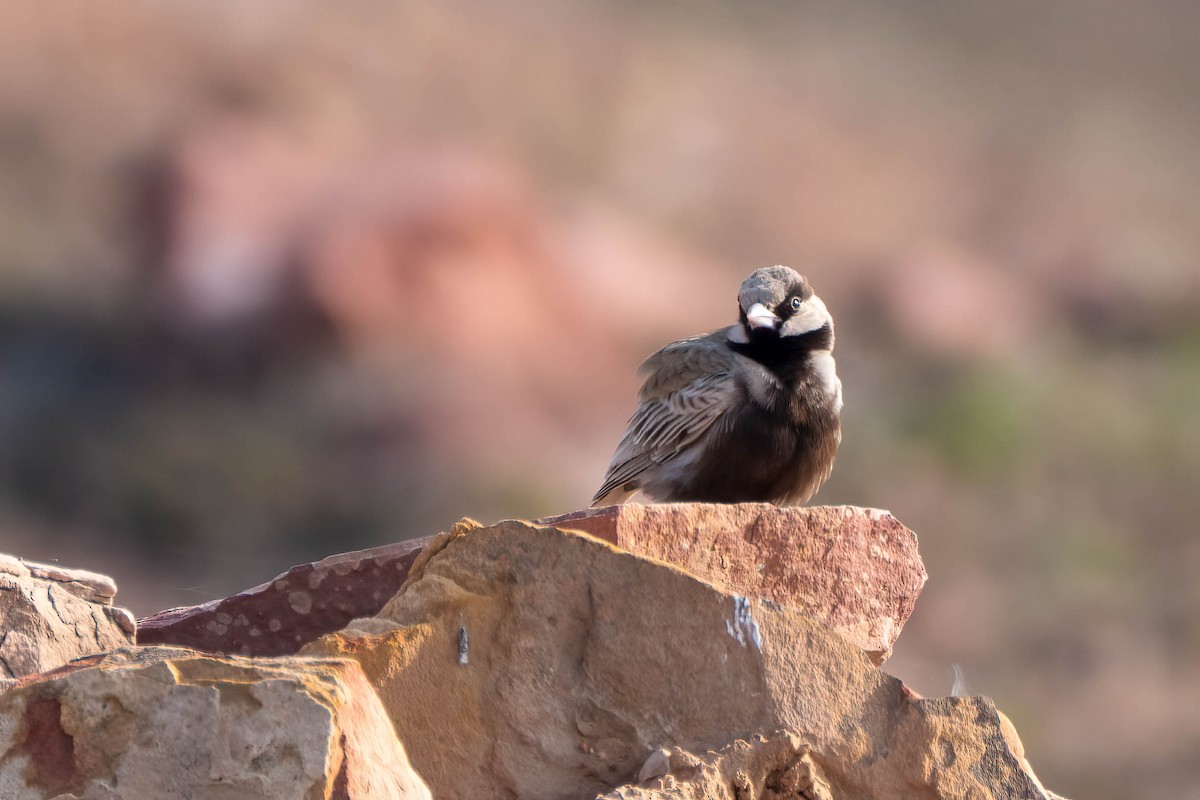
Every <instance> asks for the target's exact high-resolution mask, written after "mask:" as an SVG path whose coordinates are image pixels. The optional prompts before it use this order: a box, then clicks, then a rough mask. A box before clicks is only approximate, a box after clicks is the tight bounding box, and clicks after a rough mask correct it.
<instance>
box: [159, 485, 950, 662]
mask: <svg viewBox="0 0 1200 800" xmlns="http://www.w3.org/2000/svg"><path fill="white" fill-rule="evenodd" d="M538 522H539V523H541V524H546V525H552V526H554V527H558V528H563V529H570V530H580V531H584V532H586V533H589V534H592V535H593V536H596V537H599V538H601V539H604V540H605V541H607V542H609V543H611V544H615V545H617V546H618V547H620V548H622V549H623V550H627V551H629V552H631V553H635V554H637V555H642V556H647V557H650V558H655V559H659V560H662V561H666V562H668V563H670V564H674V565H675V566H677V567H679V568H681V569H684V570H686V571H688V572H691V573H692V574H694V575H696V576H698V577H700V578H702V579H704V580H706V581H708V582H710V583H713V584H715V585H717V586H720V587H722V588H724V589H727V590H729V591H731V592H733V593H734V594H740V595H744V596H747V597H757V598H761V599H764V600H770V601H772V602H775V603H778V604H780V605H783V606H787V607H789V608H796V609H798V610H802V611H804V612H805V613H807V614H808V615H809V616H811V617H813V618H814V619H816V620H818V621H820V622H822V623H824V624H825V625H827V626H829V627H830V628H832V629H833V630H835V631H837V632H838V633H839V634H841V635H842V636H844V637H846V639H847V640H848V641H850V642H852V643H853V644H856V645H858V646H859V647H861V648H862V649H863V650H865V651H866V652H867V653H869V654H870V655H871V657H872V658H873V659H874V660H875V661H876V662H877V663H881V662H882V661H883V660H884V659H886V658H887V656H888V655H890V654H891V651H892V645H893V644H894V643H895V641H896V637H897V636H899V635H900V630H901V629H902V628H903V626H904V623H905V622H906V621H907V620H908V617H909V615H910V614H911V613H912V610H913V606H914V605H915V603H916V600H917V596H918V595H919V594H920V591H921V587H922V586H924V584H925V580H926V574H925V567H924V565H923V564H922V563H921V558H920V555H919V554H918V553H917V537H916V535H915V534H913V532H912V531H910V530H909V529H908V528H906V527H904V525H902V524H901V523H900V522H899V521H898V520H897V519H896V518H895V517H893V516H892V515H891V514H889V513H887V512H886V511H879V510H877V509H863V508H855V507H851V506H836V507H829V506H823V507H815V508H780V507H778V506H774V505H770V504H765V503H743V504H738V505H717V504H699V503H676V504H665V505H639V504H636V503H629V504H626V505H623V506H608V507H606V508H597V509H587V510H584V511H577V512H574V513H571V514H564V515H561V516H557V517H548V518H545V519H542V520H539V521H538ZM430 541H431V537H427V538H423V539H415V540H412V541H408V542H401V543H399V544H391V545H385V546H383V547H376V548H372V549H370V550H360V551H357V552H354V553H346V554H342V555H338V556H332V557H330V558H327V559H324V560H323V561H318V562H315V563H311V564H302V565H300V566H296V567H293V568H292V569H290V570H288V571H287V572H285V573H283V574H282V575H279V576H278V577H276V578H274V579H273V580H271V581H269V582H267V583H264V584H262V585H261V586H256V587H255V588H253V589H248V590H247V591H245V592H241V593H239V594H236V595H233V596H231V597H227V598H224V599H221V600H214V601H212V602H210V603H205V604H203V605H199V606H190V607H186V608H173V609H168V610H166V611H161V612H159V613H157V614H154V615H152V616H150V617H146V618H143V619H141V620H139V621H138V642H139V643H141V644H173V645H180V646H183V647H191V648H195V649H197V650H203V651H205V652H210V653H232V654H238V655H271V656H274V655H286V654H289V653H294V652H297V651H298V650H299V649H300V648H301V647H302V646H303V645H305V644H307V643H308V642H310V641H312V640H314V639H316V638H317V637H319V636H322V635H324V634H326V633H330V632H332V631H336V630H340V629H341V628H343V627H345V625H346V624H347V623H348V622H349V621H350V620H352V619H354V618H356V617H369V616H374V615H375V614H376V613H377V612H378V611H379V609H380V608H382V607H383V605H384V603H386V602H387V601H388V600H390V599H391V597H392V595H394V594H395V593H396V591H397V590H399V588H400V586H401V584H402V583H403V582H404V579H405V578H406V577H407V576H408V570H409V568H410V567H411V566H412V564H413V561H414V560H415V559H416V558H417V555H418V554H419V553H420V552H421V550H423V549H424V548H425V546H426V545H427V544H428V543H429V542H430Z"/></svg>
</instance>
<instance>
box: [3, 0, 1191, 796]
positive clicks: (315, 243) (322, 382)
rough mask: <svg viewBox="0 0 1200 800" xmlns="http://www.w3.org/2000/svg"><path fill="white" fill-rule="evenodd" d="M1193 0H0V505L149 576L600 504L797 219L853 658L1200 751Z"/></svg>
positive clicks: (57, 547)
mask: <svg viewBox="0 0 1200 800" xmlns="http://www.w3.org/2000/svg"><path fill="white" fill-rule="evenodd" d="M1198 98H1200V6H1198V5H1196V4H1194V3H1189V2H1186V1H1185V0H1179V1H1178V2H1150V3H1144V4H1137V5H1134V4H1129V3H1122V2H1117V0H1105V1H1103V2H1095V3H1088V4H1084V3H1042V2H1030V1H1026V0H1022V1H1021V2H1016V3H1006V4H986V5H984V4H958V3H948V2H933V0H920V1H919V2H913V3H904V4H897V3H888V2H882V0H878V1H876V2H866V3H856V4H853V5H852V6H850V5H845V6H843V4H833V3H830V4H827V5H818V4H783V3H775V4H770V3H763V4H753V7H746V6H744V5H740V4H739V5H734V4H719V3H696V4H687V5H684V4H670V5H667V4H655V5H650V4H646V5H642V4H634V3H603V2H599V0H597V1H596V2H576V3H570V4H563V3H555V2H549V0H538V1H535V2H526V3H520V4H486V3H471V2H446V3H436V4H433V3H429V4H405V5H404V6H403V7H402V6H400V5H399V4H387V3H375V2H361V3H353V4H338V5H337V7H336V8H335V7H334V6H330V5H325V4H319V3H316V2H266V1H264V2H256V3H245V4H212V3H206V2H199V1H198V0H180V1H179V2H172V3H152V2H148V1H147V2H123V3H111V4H109V3H106V4H103V5H100V4H85V3H78V4H73V3H66V4H52V5H47V4H36V3H32V2H16V3H6V4H4V5H3V6H0V175H2V176H3V179H2V180H0V550H3V551H7V552H12V553H15V554H17V555H21V556H24V557H27V558H32V559H38V560H46V561H58V562H61V563H63V564H64V565H69V566H79V567H86V568H91V569H96V570H99V571H103V572H107V573H110V574H112V575H113V576H114V577H116V579H117V580H118V582H119V584H120V586H121V595H120V597H119V598H118V599H119V600H120V601H123V602H124V604H125V605H128V606H130V607H131V608H132V609H133V610H134V611H135V612H136V613H138V614H139V615H143V614H146V613H150V612H152V611H155V610H158V609H160V608H163V607H166V606H170V605H181V604H192V603H197V602H202V601H204V600H208V599H211V598H214V597H219V596H223V595H225V594H229V593H232V592H234V591H237V590H239V589H242V588H246V587H248V586H251V585H253V584H255V583H258V582H261V581H264V580H266V579H269V578H270V577H271V576H273V575H275V574H276V573H278V572H280V571H281V570H283V569H285V568H286V567H288V566H289V565H291V564H293V563H296V562H298V561H303V560H309V559H315V558H319V557H322V556H325V555H329V554H332V553H336V552H341V551H345V550H350V549H355V548H359V547H366V546H370V545H374V544H379V543H383V542H387V541H393V540H397V539H402V538H408V537H412V536H419V535H426V534H429V533H433V532H436V531H438V530H442V529H445V528H446V527H447V526H449V525H450V524H452V523H453V522H454V521H455V520H456V519H458V518H459V517H461V516H465V515H469V516H472V517H476V518H478V519H481V520H483V521H492V520H496V519H499V518H504V517H518V516H519V517H530V516H540V515H546V514H553V513H558V512H563V511H567V510H570V509H574V508H578V507H581V506H584V505H586V504H587V501H588V498H590V496H591V493H592V492H593V491H594V490H595V488H596V487H597V484H598V482H599V480H600V477H601V475H602V473H603V471H604V467H605V465H606V464H607V461H608V458H609V456H610V455H611V451H612V448H613V446H614V445H615V443H616V441H617V439H618V437H619V435H620V433H621V431H622V429H623V426H624V422H625V419H626V417H627V416H628V414H629V412H630V411H631V410H632V406H633V400H634V395H635V392H636V389H637V378H636V375H635V371H634V370H635V367H636V365H637V363H638V362H639V361H640V360H641V359H642V358H643V357H644V356H645V355H647V354H649V353H650V352H652V351H653V350H654V349H656V348H657V347H659V346H661V345H662V344H665V343H666V342H668V341H670V340H672V339H674V338H679V337H682V336H686V335H691V334H694V333H699V332H702V331H705V330H710V329H713V328H716V327H719V326H723V325H726V324H729V323H730V322H732V321H733V320H734V318H735V314H736V305H735V295H736V290H737V285H738V283H739V282H740V280H741V279H742V278H743V277H744V276H745V274H746V273H748V272H749V271H750V270H751V269H753V268H755V267H759V266H765V265H770V264H774V263H785V264H789V265H791V266H793V267H796V268H797V269H799V270H800V271H801V272H803V273H805V274H806V275H807V276H808V277H809V278H810V279H811V281H812V282H813V284H814V285H815V286H816V288H817V290H818V291H819V292H820V294H821V295H822V296H823V297H824V298H825V300H826V302H827V304H828V306H829V307H830V309H831V310H832V311H833V313H834V316H835V318H836V320H837V324H838V331H837V333H838V352H837V356H838V363H839V369H840V372H841V374H842V378H843V382H844V384H845V394H846V410H845V412H844V418H843V422H844V430H845V441H844V444H843V448H842V451H841V454H840V456H839V459H838V463H837V467H836V469H835V471H834V475H833V479H832V480H831V481H830V483H829V484H827V485H826V487H825V488H824V489H823V490H822V491H821V493H820V494H819V495H818V497H817V498H816V500H817V502H821V503H852V504H856V505H865V506H877V507H883V508H888V509H890V510H891V511H893V512H894V513H895V514H896V515H897V516H898V517H899V518H900V519H901V520H903V521H904V522H905V523H906V524H908V525H909V526H910V527H912V528H913V529H915V530H916V531H917V533H918V535H919V536H920V539H921V549H922V553H923V555H924V558H925V560H926V564H927V567H928V569H929V572H930V575H931V578H930V581H929V584H928V586H927V588H926V590H925V593H924V594H923V595H922V597H921V599H920V601H919V602H918V604H917V609H916V613H915V615H914V616H913V618H912V621H911V622H910V623H909V626H908V628H907V629H906V631H905V634H904V636H902V637H901V639H900V642H899V644H898V646H897V649H896V655H895V657H894V658H893V659H892V660H891V661H890V662H889V663H888V665H887V669H888V670H889V671H890V672H892V673H893V674H895V675H897V676H899V677H901V678H903V679H904V680H905V681H907V682H909V683H910V684H911V685H912V686H913V687H914V688H915V689H916V690H917V691H919V692H921V693H924V694H929V695H944V694H947V693H949V691H950V686H951V683H952V681H953V672H952V664H954V663H957V664H959V665H961V666H962V668H963V670H964V673H965V677H966V684H967V690H968V691H969V692H972V693H981V694H987V695H990V696H992V697H994V698H995V699H996V701H997V702H998V704H999V705H1000V707H1001V708H1002V709H1003V710H1004V711H1006V712H1007V713H1008V714H1009V716H1011V717H1012V719H1013V720H1014V722H1015V724H1016V726H1017V729H1018V730H1019V731H1020V732H1021V735H1022V737H1023V739H1024V742H1025V744H1026V747H1027V749H1028V751H1029V756H1030V759H1031V761H1032V763H1033V766H1034V768H1035V769H1036V770H1037V771H1038V772H1039V774H1040V775H1041V777H1042V778H1043V779H1044V780H1045V782H1046V783H1047V785H1048V786H1050V787H1051V788H1053V789H1054V790H1055V791H1058V792H1060V793H1062V794H1065V795H1066V796H1068V797H1089V798H1097V799H1103V798H1114V799H1115V798H1125V797H1129V796H1139V797H1182V796H1185V795H1189V794H1190V792H1189V790H1191V792H1194V791H1196V788H1197V786H1200V714H1198V713H1197V709H1196V703H1197V698H1200V669H1198V668H1197V664H1198V663H1200V581H1197V579H1196V576H1197V574H1200V537H1198V536H1197V535H1196V533H1197V520H1200V492H1198V491H1197V481H1198V479H1200V211H1198V209H1200V148H1198V147H1197V146H1196V143H1197V142H1198V141H1200V102H1197V99H1198Z"/></svg>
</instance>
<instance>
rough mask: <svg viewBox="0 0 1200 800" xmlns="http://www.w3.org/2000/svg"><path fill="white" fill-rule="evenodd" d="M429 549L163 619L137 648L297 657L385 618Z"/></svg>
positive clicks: (143, 630) (376, 551)
mask: <svg viewBox="0 0 1200 800" xmlns="http://www.w3.org/2000/svg"><path fill="white" fill-rule="evenodd" d="M428 541H429V540H428V539H414V540H411V541H406V542H397V543H395V544H388V545H383V546H382V547H373V548H371V549H369V550H357V551H355V552H352V553H343V554H341V555H336V556H330V557H329V558H326V559H323V560H321V561H314V562H312V563H309V564H300V565H299V566H295V567H292V568H291V569H289V570H288V571H287V572H285V573H283V574H282V575H279V576H278V577H276V578H274V579H273V580H271V581H268V582H267V583H264V584H262V585H260V586H255V587H254V588H253V589H247V590H246V591H244V592H240V593H238V594H235V595H231V596H230V597H225V598H222V599H220V600H213V601H211V602H208V603H204V604H202V605H198V606H187V607H183V608H171V609H167V610H166V611H160V612H158V613H157V614H153V615H151V616H149V617H145V618H143V619H141V620H139V621H138V643H139V644H171V645H179V646H181V647H190V648H193V649H195V650H203V651H204V652H208V653H226V654H234V655H244V656H278V655H287V654H290V653H295V652H296V651H297V650H299V649H300V647H301V646H303V645H304V644H305V643H307V642H310V641H312V640H313V639H316V638H317V637H319V636H321V635H323V634H326V633H329V632H330V631H336V630H340V629H341V628H343V627H344V626H345V625H346V623H348V622H349V621H350V620H352V619H354V618H355V617H365V616H371V615H372V614H375V613H376V612H377V611H379V609H380V608H381V607H382V606H383V604H384V603H386V602H387V601H388V600H390V599H391V597H392V595H394V594H395V593H396V591H397V590H398V589H399V588H400V586H401V584H403V583H404V579H405V578H406V577H407V576H408V569H409V567H410V566H412V563H413V561H414V560H415V559H416V557H417V555H418V554H419V553H420V552H421V550H423V549H424V547H425V544H426V543H427V542H428Z"/></svg>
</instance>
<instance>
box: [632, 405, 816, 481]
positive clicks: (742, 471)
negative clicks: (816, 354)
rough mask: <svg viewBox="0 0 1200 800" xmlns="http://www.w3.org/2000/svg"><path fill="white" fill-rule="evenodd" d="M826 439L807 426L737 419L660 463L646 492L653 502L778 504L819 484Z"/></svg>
mask: <svg viewBox="0 0 1200 800" xmlns="http://www.w3.org/2000/svg"><path fill="white" fill-rule="evenodd" d="M826 438H828V435H827V434H825V433H823V432H821V431H818V430H815V429H813V428H811V427H808V426H800V425H791V424H779V423H777V422H774V421H772V420H770V419H768V418H767V417H766V416H765V415H763V416H761V417H760V416H758V415H742V418H740V419H739V420H737V421H736V422H735V424H733V425H730V426H728V428H724V429H719V428H714V430H713V431H711V432H710V434H709V436H708V437H706V438H705V440H704V442H703V446H702V447H697V448H692V449H691V450H690V452H687V453H681V454H680V455H679V456H678V457H677V458H676V459H673V460H672V463H670V464H667V465H664V467H666V468H665V469H663V470H662V471H661V473H660V474H659V475H658V476H656V479H655V480H654V481H653V482H652V483H653V485H650V484H648V485H647V486H645V489H646V490H647V494H650V495H651V496H653V497H655V498H656V499H661V500H673V501H681V502H711V503H736V502H781V501H784V500H786V499H789V498H792V497H794V496H796V495H797V494H803V493H804V491H803V490H804V488H805V487H807V486H810V485H813V484H814V482H816V483H819V479H818V478H817V476H818V475H822V474H824V472H825V471H826V470H827V468H828V463H827V462H828V461H829V460H831V458H832V452H830V447H829V446H828V444H829V443H828V442H827V441H824V439H826ZM833 447H834V448H836V443H834V445H833ZM826 452H830V454H829V456H828V457H826V456H825V453H826ZM812 488H813V489H815V488H816V487H815V485H813V487H812ZM810 491H811V490H810Z"/></svg>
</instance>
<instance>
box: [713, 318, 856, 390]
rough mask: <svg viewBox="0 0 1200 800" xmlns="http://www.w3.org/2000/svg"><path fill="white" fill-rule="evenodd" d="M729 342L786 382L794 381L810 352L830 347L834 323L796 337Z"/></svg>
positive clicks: (733, 347)
mask: <svg viewBox="0 0 1200 800" xmlns="http://www.w3.org/2000/svg"><path fill="white" fill-rule="evenodd" d="M726 344H727V346H728V347H729V348H730V349H731V350H733V351H734V352H735V353H738V354H739V355H743V356H745V357H746V358H749V359H753V360H754V361H757V362H758V363H759V364H762V365H763V366H764V367H766V368H767V369H769V370H770V371H771V372H772V373H774V374H775V376H776V377H778V378H779V379H780V380H781V381H783V382H784V383H791V382H793V381H795V380H796V378H798V377H799V376H800V374H801V373H802V372H803V371H804V368H805V366H807V364H808V355H809V354H810V353H813V352H816V351H817V350H828V349H829V347H830V345H832V344H833V326H832V325H829V324H828V323H827V324H825V325H822V326H821V327H820V328H817V329H816V330H815V331H809V332H808V333H802V334H799V335H796V336H762V335H758V336H751V337H750V341H749V342H746V343H742V342H727V343H726Z"/></svg>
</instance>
